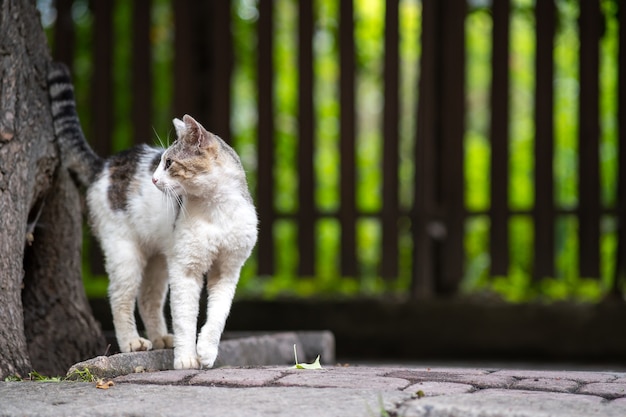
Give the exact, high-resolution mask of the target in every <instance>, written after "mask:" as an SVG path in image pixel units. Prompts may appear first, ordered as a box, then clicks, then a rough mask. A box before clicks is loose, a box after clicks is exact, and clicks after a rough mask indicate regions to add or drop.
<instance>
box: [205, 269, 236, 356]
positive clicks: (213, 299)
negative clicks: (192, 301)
mask: <svg viewBox="0 0 626 417" xmlns="http://www.w3.org/2000/svg"><path fill="white" fill-rule="evenodd" d="M240 269H241V266H240V265H236V266H234V267H232V268H229V267H227V266H226V265H221V266H220V267H219V268H214V271H213V273H212V274H210V275H209V279H208V283H207V284H208V289H209V300H208V306H207V322H206V323H205V325H204V326H202V330H201V331H200V334H199V335H198V346H197V351H198V356H199V357H200V362H201V364H202V367H204V368H212V367H213V365H214V364H215V360H216V359H217V353H218V348H219V343H220V338H221V337H222V332H223V331H224V326H225V324H226V319H227V317H228V314H229V313H230V307H231V305H232V301H233V297H234V296H235V289H236V287H237V281H238V280H239V270H240Z"/></svg>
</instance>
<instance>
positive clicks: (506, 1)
mask: <svg viewBox="0 0 626 417" xmlns="http://www.w3.org/2000/svg"><path fill="white" fill-rule="evenodd" d="M492 15H493V32H492V37H491V39H492V44H493V49H492V51H493V52H492V56H491V71H492V83H491V101H490V107H491V121H490V122H491V124H490V139H491V190H490V192H491V209H490V211H489V216H490V218H491V223H490V227H489V253H490V257H491V267H490V269H491V270H490V273H491V276H497V275H507V274H508V273H509V120H510V118H509V107H510V106H509V91H510V87H509V79H510V77H509V40H510V33H509V31H510V15H511V3H510V0H498V1H496V2H494V3H493V13H492Z"/></svg>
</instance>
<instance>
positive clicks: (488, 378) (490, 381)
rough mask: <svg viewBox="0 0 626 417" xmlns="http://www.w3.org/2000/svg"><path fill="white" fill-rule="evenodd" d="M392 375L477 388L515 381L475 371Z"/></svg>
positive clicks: (413, 379)
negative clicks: (455, 383)
mask: <svg viewBox="0 0 626 417" xmlns="http://www.w3.org/2000/svg"><path fill="white" fill-rule="evenodd" d="M387 376H390V377H396V378H404V379H408V380H409V381H413V382H423V381H434V382H457V383H461V384H469V385H472V386H474V387H477V388H481V389H484V388H508V387H509V386H511V385H512V384H513V383H514V382H515V378H513V377H512V376H505V375H495V374H493V373H491V374H486V373H485V374H478V373H475V372H465V371H463V370H460V371H437V372H431V371H420V370H407V371H397V372H390V373H389V374H387Z"/></svg>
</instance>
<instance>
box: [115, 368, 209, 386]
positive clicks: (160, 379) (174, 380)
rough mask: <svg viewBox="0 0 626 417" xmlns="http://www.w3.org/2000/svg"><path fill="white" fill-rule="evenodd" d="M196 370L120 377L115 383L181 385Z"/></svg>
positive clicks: (195, 372)
mask: <svg viewBox="0 0 626 417" xmlns="http://www.w3.org/2000/svg"><path fill="white" fill-rule="evenodd" d="M199 372H201V371H198V370H171V371H157V372H141V373H134V374H128V375H122V376H118V377H117V378H115V379H114V380H113V381H114V382H116V383H132V384H155V385H181V384H186V383H187V381H189V380H190V379H191V378H192V377H193V376H194V375H196V374H198V373H199Z"/></svg>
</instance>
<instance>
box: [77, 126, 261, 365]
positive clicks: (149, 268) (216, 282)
mask: <svg viewBox="0 0 626 417" xmlns="http://www.w3.org/2000/svg"><path fill="white" fill-rule="evenodd" d="M192 120H193V119H192ZM185 121H186V122H189V121H188V120H187V118H185ZM194 122H195V121H194ZM181 124H182V126H181ZM184 125H185V122H182V121H180V120H178V119H175V120H174V126H175V127H176V131H177V133H179V135H182V134H184V133H185V131H186V128H185V126H184ZM153 152H154V153H156V152H159V151H158V150H153ZM154 153H153V154H152V155H150V156H147V157H146V158H145V161H142V163H141V164H142V166H141V167H140V168H139V169H138V172H139V174H137V175H135V177H134V179H133V184H132V185H131V187H130V189H131V190H134V191H133V192H132V196H131V197H130V199H129V206H128V209H127V210H125V211H114V210H111V208H110V205H109V203H108V201H107V189H108V187H109V182H110V178H109V175H108V170H107V169H105V170H104V172H105V174H104V175H102V176H101V177H100V178H98V179H97V180H96V181H95V182H94V183H93V184H92V186H91V187H90V188H89V190H88V194H87V201H88V204H89V208H90V213H91V218H92V227H93V230H94V232H95V234H96V235H97V236H98V237H99V239H100V242H101V246H102V248H103V250H104V253H105V255H106V268H107V271H108V273H109V278H110V285H109V297H110V301H111V308H112V311H113V319H114V324H115V330H116V336H117V339H118V343H119V345H120V348H121V350H122V351H124V352H127V351H134V350H146V349H150V348H152V347H153V346H154V347H170V346H171V343H172V336H171V335H169V334H168V333H167V328H166V325H165V321H164V319H163V313H162V310H163V300H164V297H165V292H166V282H168V277H169V287H170V303H171V311H172V324H173V330H174V337H173V344H174V348H175V350H174V356H175V362H174V367H175V368H176V369H184V368H197V367H200V366H204V367H211V366H213V364H214V362H215V359H216V357H217V352H218V344H219V340H220V337H221V334H222V331H223V329H224V325H225V322H226V318H227V316H228V314H229V312H230V307H231V303H232V299H233V296H234V294H235V288H236V286H237V281H238V280H239V273H240V270H241V267H242V266H243V264H244V262H245V261H246V259H247V258H248V257H249V255H250V252H251V251H252V248H253V247H254V244H255V243H256V239H257V216H256V212H255V209H254V206H253V205H252V203H251V201H250V199H249V197H248V198H246V196H247V195H248V194H247V193H248V191H247V189H246V190H242V189H241V186H242V183H241V181H239V180H238V179H240V178H241V175H243V172H242V170H241V168H240V167H239V166H237V164H235V163H231V162H229V161H228V160H227V161H226V163H221V164H215V166H214V168H213V169H212V170H211V172H208V173H202V174H199V175H197V176H196V177H194V178H193V179H192V181H191V182H189V183H185V185H184V186H183V185H181V184H180V183H178V182H177V181H176V180H175V179H174V178H172V177H171V176H169V174H168V172H167V171H166V170H164V163H165V162H164V159H165V155H164V157H163V158H162V160H161V162H160V165H159V167H158V168H157V169H156V171H155V172H154V174H153V176H152V177H151V175H150V173H149V171H148V166H149V165H148V164H149V163H150V160H152V158H153V156H154ZM153 182H155V184H156V186H155V185H153ZM244 184H245V182H244ZM168 190H173V191H174V192H175V194H177V195H181V196H182V201H183V203H182V208H181V210H180V213H179V214H178V215H177V209H176V202H175V199H174V197H173V195H174V194H173V193H171V192H168ZM205 273H206V275H207V285H208V292H209V300H208V310H207V322H206V323H205V324H204V326H203V327H202V330H201V332H200V334H199V335H198V336H197V337H196V329H197V317H198V308H199V297H200V292H201V288H202V285H203V276H204V274H205ZM137 298H138V299H139V311H140V313H141V316H142V319H143V321H144V324H145V325H146V331H147V337H148V338H149V339H150V340H146V339H143V338H141V337H140V336H139V334H138V333H137V329H136V325H135V320H134V314H133V313H134V309H135V300H136V299H137Z"/></svg>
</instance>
